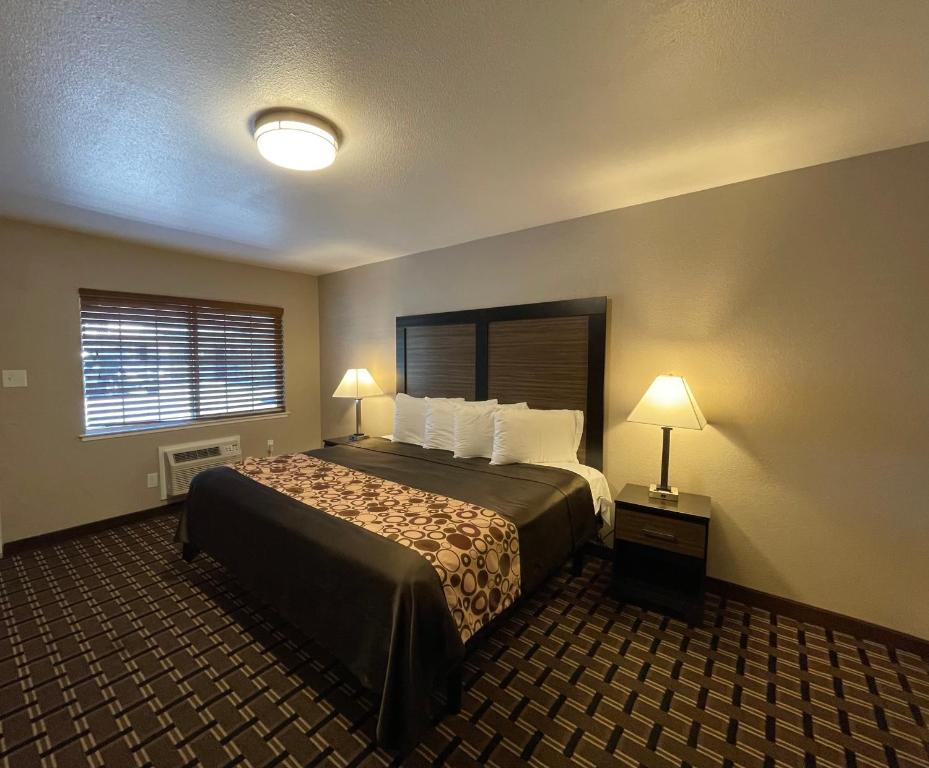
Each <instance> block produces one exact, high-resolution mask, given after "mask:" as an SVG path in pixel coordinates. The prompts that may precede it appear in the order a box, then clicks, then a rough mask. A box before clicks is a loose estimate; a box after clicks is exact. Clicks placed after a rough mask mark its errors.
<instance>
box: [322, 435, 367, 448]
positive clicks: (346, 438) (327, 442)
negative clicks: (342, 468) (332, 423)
mask: <svg viewBox="0 0 929 768" xmlns="http://www.w3.org/2000/svg"><path fill="white" fill-rule="evenodd" d="M365 437H367V435H365ZM358 439H362V438H358ZM354 442H356V440H353V439H352V435H342V437H324V438H323V448H331V447H332V446H334V445H351V444H352V443H354Z"/></svg>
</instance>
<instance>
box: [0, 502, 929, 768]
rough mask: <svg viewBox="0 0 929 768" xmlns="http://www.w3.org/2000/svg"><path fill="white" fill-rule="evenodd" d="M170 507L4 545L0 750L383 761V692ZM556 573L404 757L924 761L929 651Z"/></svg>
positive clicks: (111, 761) (167, 758) (99, 757)
mask: <svg viewBox="0 0 929 768" xmlns="http://www.w3.org/2000/svg"><path fill="white" fill-rule="evenodd" d="M174 522H175V521H174V518H173V517H172V516H168V515H165V516H162V517H157V518H152V519H149V520H147V521H145V522H140V523H133V524H130V525H126V526H124V527H122V528H118V529H113V530H110V531H107V532H104V533H98V534H95V535H90V536H86V537H83V538H80V539H75V540H72V541H69V542H66V543H63V544H58V545H55V546H50V547H48V548H45V549H40V550H35V551H32V552H27V553H23V554H21V555H18V556H13V557H7V558H4V559H3V560H2V561H0V577H2V589H0V607H2V615H3V626H2V628H0V633H2V637H0V716H2V732H0V765H2V766H11V767H13V766H15V767H17V768H18V767H19V766H38V765H43V766H44V765H48V766H61V767H62V768H72V767H74V768H77V767H78V766H85V765H91V766H108V768H124V767H128V766H153V768H172V767H173V766H196V765H200V766H234V765H239V766H264V767H270V766H275V765H280V766H307V765H334V766H343V765H351V766H360V765H365V766H367V765H389V764H399V763H400V762H401V760H400V759H399V758H397V757H396V756H394V755H391V754H387V753H385V752H383V751H381V750H379V749H377V748H376V747H375V746H374V745H373V744H372V742H371V731H372V728H373V722H374V719H373V707H374V703H375V702H374V699H373V697H372V696H371V695H370V694H368V693H366V692H364V691H361V690H359V688H358V687H357V685H356V684H354V683H353V682H352V681H351V680H350V678H348V677H347V675H345V674H343V673H342V672H341V671H340V669H339V668H338V666H337V665H336V664H334V663H332V662H331V661H330V660H329V659H328V658H327V657H326V656H325V655H324V654H323V653H321V652H320V651H318V650H316V649H314V648H313V646H312V644H311V643H309V642H308V641H307V640H306V639H305V638H304V637H303V636H301V635H300V634H299V633H298V632H296V631H295V630H292V629H291V628H289V627H288V626H287V625H286V624H284V622H283V621H282V620H281V619H280V618H279V617H278V616H277V615H276V614H275V613H274V611H272V610H270V609H268V608H266V607H262V606H261V605H259V604H257V603H256V602H255V601H253V600H251V599H250V598H249V596H248V595H246V594H244V593H243V592H242V590H241V589H240V588H239V587H238V585H237V584H236V582H235V581H233V580H232V579H231V578H230V577H229V575H228V574H227V573H226V572H225V571H224V570H223V569H222V568H221V567H220V566H218V565H217V564H216V563H215V562H213V561H212V560H210V559H209V558H208V557H205V556H201V557H199V558H198V559H197V560H196V561H195V562H194V563H192V564H190V565H188V564H185V563H184V562H183V561H182V560H181V559H180V558H179V556H178V554H177V551H176V548H175V547H174V545H173V544H172V543H171V538H172V535H173V533H174ZM609 573H610V566H609V563H607V562H605V561H602V560H597V559H591V560H590V561H589V562H588V563H587V566H586V568H585V570H584V573H583V575H582V576H580V577H572V576H571V575H570V574H569V573H568V571H567V570H566V571H564V572H563V573H562V574H560V575H558V576H557V577H555V578H553V579H551V580H550V581H549V582H548V584H546V585H545V586H544V587H543V588H542V589H541V590H540V591H539V592H538V593H537V594H536V595H534V596H533V597H531V598H530V599H529V600H527V601H526V602H525V603H524V604H523V605H522V607H521V609H520V610H518V611H517V612H516V613H515V614H514V615H512V616H511V617H510V618H509V619H508V620H507V621H506V622H505V623H504V624H503V625H502V626H501V627H500V629H499V630H498V631H497V632H496V633H494V634H493V635H492V636H491V637H490V638H488V640H487V642H486V643H485V644H484V645H483V646H482V647H480V648H479V649H477V650H476V651H475V652H474V653H472V654H471V655H470V656H469V658H468V660H467V662H466V667H465V685H466V691H465V695H464V701H463V707H462V711H461V714H460V715H457V716H454V717H447V718H445V719H443V720H441V721H440V722H438V724H437V725H436V727H435V728H434V729H433V730H431V731H430V732H429V733H428V735H427V736H426V738H425V739H424V740H423V742H422V743H421V744H420V746H419V747H418V749H417V750H416V751H415V752H414V753H413V754H411V755H409V756H407V757H406V758H405V760H403V761H402V763H403V764H404V765H410V766H422V765H443V764H445V765H450V766H459V765H462V766H463V765H474V764H487V765H496V766H511V765H525V764H530V765H539V766H567V765H572V766H607V765H626V766H640V765H642V766H648V767H649V768H653V767H658V766H739V767H741V766H774V765H778V766H780V765H785V766H794V765H798V766H836V765H850V766H881V765H890V766H916V765H920V766H927V765H929V730H927V725H926V718H927V716H929V664H927V662H926V661H925V660H923V659H920V658H919V657H917V656H914V655H912V654H906V653H902V652H897V653H895V652H893V651H889V650H888V649H887V648H884V647H882V646H880V645H877V644H874V643H870V642H859V641H856V640H854V639H853V638H851V637H848V636H845V635H840V634H838V633H832V632H828V631H824V630H823V629H822V628H819V627H814V626H810V625H802V624H798V623H797V622H794V621H791V620H789V619H786V618H783V617H778V618H772V617H771V616H770V615H769V614H767V613H765V612H763V611H760V610H757V609H756V610H753V609H751V608H750V607H747V606H744V605H740V604H734V603H730V604H728V605H720V604H719V601H717V600H715V599H713V598H710V599H709V600H708V604H707V614H706V620H707V621H706V625H705V627H704V628H703V629H698V630H690V629H688V628H687V627H686V626H685V625H683V624H681V623H679V622H677V621H673V620H668V619H666V618H664V617H663V616H660V615H657V614H654V613H646V612H643V611H640V610H639V609H638V608H634V607H631V606H626V607H624V608H622V610H620V606H618V605H617V604H616V602H615V601H614V600H613V599H611V598H610V597H608V596H607V595H606V594H605V589H606V587H607V584H608V580H609Z"/></svg>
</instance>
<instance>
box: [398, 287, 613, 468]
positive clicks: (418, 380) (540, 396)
mask: <svg viewBox="0 0 929 768" xmlns="http://www.w3.org/2000/svg"><path fill="white" fill-rule="evenodd" d="M606 311H607V300H606V297H604V296H599V297H596V298H589V299H569V300H566V301H547V302H543V303H540V304H518V305H515V306H509V307H490V308H486V309H469V310H464V311H460V312H439V313H436V314H430V315H408V316H406V317H398V318H397V392H405V393H407V394H408V395H412V396H414V397H423V396H426V397H463V398H465V399H466V400H487V399H488V398H493V397H495V398H497V399H498V400H499V401H500V402H502V403H518V402H523V401H525V402H527V403H528V404H529V407H530V408H567V409H570V410H579V411H583V412H584V435H583V436H582V438H581V446H580V449H579V450H578V458H579V460H580V461H581V462H582V463H584V464H588V465H590V466H592V467H595V468H596V469H600V470H602V469H603V378H604V369H605V361H606Z"/></svg>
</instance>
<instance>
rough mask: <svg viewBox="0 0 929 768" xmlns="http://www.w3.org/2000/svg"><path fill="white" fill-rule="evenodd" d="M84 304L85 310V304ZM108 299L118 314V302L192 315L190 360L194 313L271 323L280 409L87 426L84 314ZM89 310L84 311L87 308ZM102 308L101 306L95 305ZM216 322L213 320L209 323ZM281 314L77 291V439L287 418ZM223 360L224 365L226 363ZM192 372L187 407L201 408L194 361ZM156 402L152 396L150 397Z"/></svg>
mask: <svg viewBox="0 0 929 768" xmlns="http://www.w3.org/2000/svg"><path fill="white" fill-rule="evenodd" d="M85 300H86V301H87V305H85ZM107 300H112V301H114V302H117V303H115V304H114V305H113V306H114V310H113V313H114V314H118V309H117V308H118V307H119V302H125V303H124V304H123V309H125V308H126V307H131V306H134V305H135V306H138V307H140V308H143V309H146V310H149V311H152V310H154V311H157V310H159V309H161V310H163V309H170V308H174V309H175V310H178V311H184V310H185V309H186V310H187V311H189V312H190V313H191V317H190V318H189V319H188V321H187V322H188V323H190V330H191V332H192V335H193V340H192V341H191V344H192V349H191V352H190V354H191V356H192V357H193V356H195V355H196V354H197V346H196V344H197V338H198V330H199V329H198V328H197V327H196V322H197V321H196V317H197V314H198V313H199V312H201V311H202V312H212V313H220V314H222V313H224V312H228V313H230V314H233V313H235V312H240V313H248V312H253V313H256V314H259V315H263V316H265V317H266V318H268V319H270V320H271V327H272V328H273V330H274V336H273V339H274V341H275V353H276V354H278V355H279V359H280V362H279V364H278V365H277V367H276V371H275V377H278V376H279V386H278V389H279V392H280V401H279V405H278V406H276V407H274V408H265V409H260V410H237V411H233V412H231V413H226V414H209V415H206V416H197V417H194V418H188V419H177V420H174V419H171V420H158V421H145V422H136V423H129V424H125V423H123V424H116V425H112V426H108V427H89V426H88V423H87V422H88V408H87V398H88V383H87V371H86V370H85V364H84V359H85V355H84V352H85V315H84V313H85V310H87V311H88V312H89V311H92V309H93V304H94V303H95V302H105V301H107ZM88 305H89V306H88ZM100 306H101V307H102V306H104V305H103V304H101V305H100ZM213 322H215V320H214V321H213ZM284 333H285V332H284V309H283V308H282V307H274V306H266V305H262V304H248V303H244V302H231V301H219V300H215V299H198V298H191V297H180V296H165V295H159V294H144V293H129V292H125V291H108V290H99V289H92V288H80V289H78V335H79V350H80V352H79V358H80V365H81V411H82V413H81V422H82V427H83V431H82V433H81V434H80V438H81V440H100V439H105V438H109V437H121V436H125V435H136V434H147V433H150V432H164V431H172V430H180V429H195V428H198V427H208V426H211V425H217V424H228V423H234V422H244V421H253V420H258V419H272V418H282V417H286V416H288V415H289V411H288V410H287V387H286V378H287V377H286V359H285V355H284ZM223 359H224V363H225V360H226V358H223ZM193 366H194V370H192V371H191V372H190V377H189V382H190V385H191V386H192V387H193V388H195V389H196V390H197V392H196V393H195V394H194V395H193V397H192V401H191V407H192V408H196V409H198V411H199V410H200V408H201V403H200V397H199V388H200V384H201V379H200V376H199V371H198V370H197V368H198V367H197V364H196V362H194V363H193ZM155 399H156V400H157V396H156V398H155Z"/></svg>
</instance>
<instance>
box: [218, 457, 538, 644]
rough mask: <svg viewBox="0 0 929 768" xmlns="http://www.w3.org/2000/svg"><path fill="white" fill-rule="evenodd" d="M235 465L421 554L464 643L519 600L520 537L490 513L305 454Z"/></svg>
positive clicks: (495, 514)
mask: <svg viewBox="0 0 929 768" xmlns="http://www.w3.org/2000/svg"><path fill="white" fill-rule="evenodd" d="M233 468H234V469H236V470H237V471H239V472H240V473H242V474H244V475H246V476H247V477H249V478H251V479H252V480H255V481H256V482H259V483H261V484H262V485H266V486H268V487H270V488H273V489H274V490H276V491H278V492H280V493H283V494H286V495H287V496H290V497H291V498H294V499H297V500H298V501H301V502H303V503H304V504H307V505H309V506H311V507H314V508H315V509H318V510H320V511H321V512H325V513H327V514H330V515H335V516H337V517H340V518H342V519H344V520H347V521H349V522H351V523H354V524H355V525H358V526H361V527H362V528H364V529H366V530H368V531H371V532H373V533H376V534H378V535H379V536H383V537H385V538H387V539H390V540H392V541H395V542H397V543H398V544H401V545H403V546H405V547H408V548H410V549H413V550H415V551H416V552H418V553H419V554H420V555H421V556H422V557H424V558H425V559H426V560H427V561H428V562H429V563H430V564H431V565H432V567H433V568H434V569H435V571H436V573H437V574H438V576H439V581H440V582H441V585H442V591H443V593H444V594H445V600H446V602H447V603H448V608H449V611H450V612H451V615H452V619H453V620H454V622H455V626H456V627H457V628H458V633H459V635H460V636H461V640H462V642H466V641H467V640H468V639H469V638H470V637H471V636H472V635H474V633H476V632H477V631H478V630H479V629H481V627H483V626H485V625H486V624H487V623H488V622H490V621H491V620H492V619H493V618H494V617H495V616H497V615H498V614H500V613H502V612H503V611H504V610H506V609H507V608H509V607H510V606H511V605H512V604H513V603H514V601H515V600H516V599H517V598H518V597H519V594H520V562H519V535H518V533H517V530H516V526H515V525H513V523H512V522H510V521H509V520H507V519H506V518H504V517H502V516H501V515H499V514H498V513H496V512H493V511H492V510H489V509H485V508H483V507H480V506H477V505H475V504H470V503H468V502H466V501H460V500H458V499H451V498H448V497H447V496H440V495H438V494H435V493H428V492H426V491H421V490H419V489H417V488H412V487H411V486H408V485H402V484H400V483H395V482H393V481H391V480H385V479H383V478H380V477H376V476H374V475H370V474H368V473H366V472H361V471H359V470H356V469H350V468H348V467H343V466H341V465H339V464H333V463H331V462H328V461H323V460H321V459H317V458H314V457H312V456H306V455H304V454H285V455H283V456H274V457H271V458H267V459H256V458H247V459H245V460H244V461H243V462H241V463H239V464H236V465H234V467H233Z"/></svg>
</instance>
